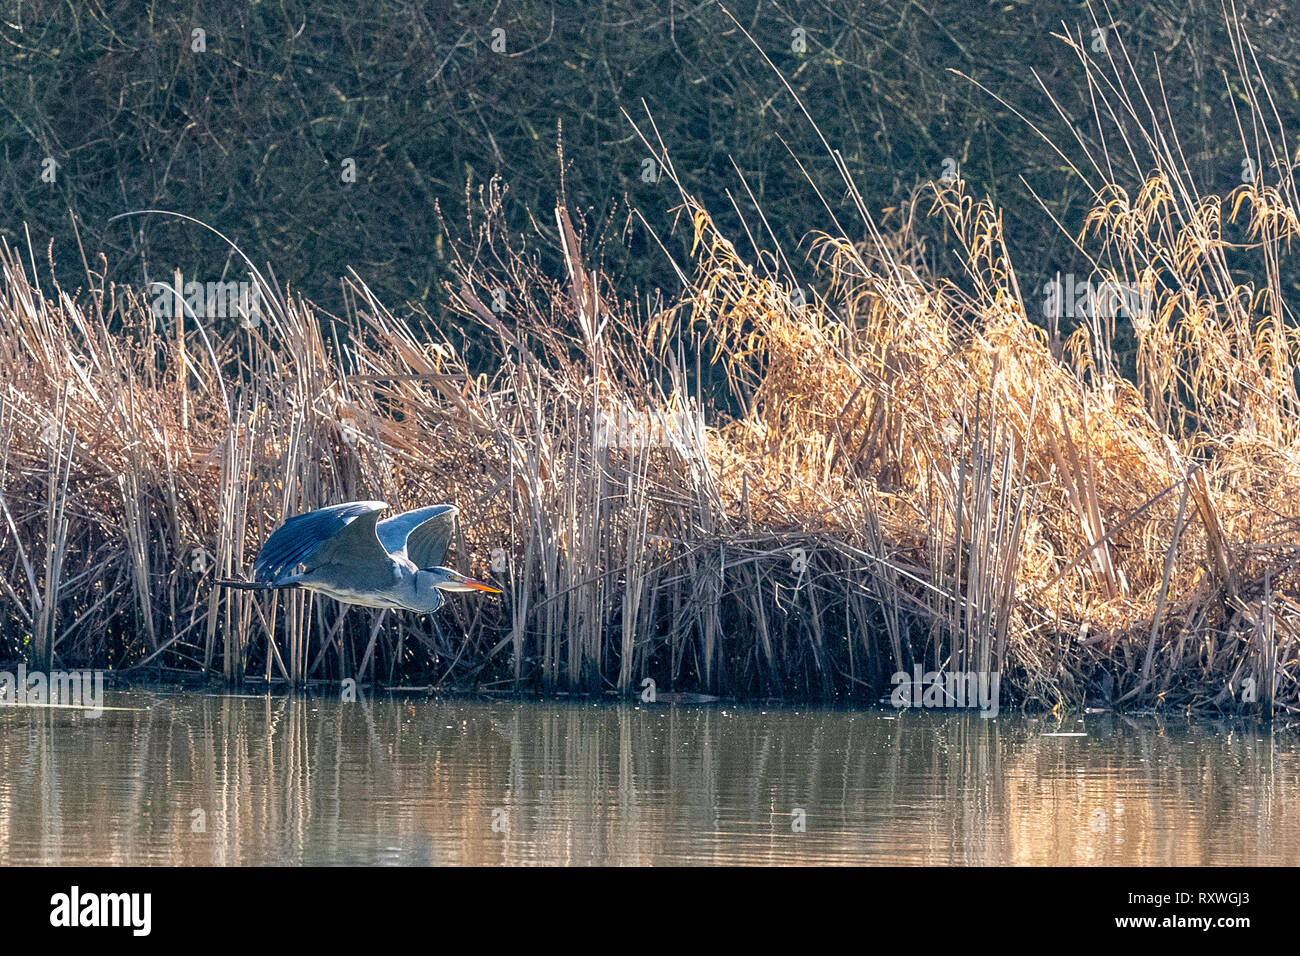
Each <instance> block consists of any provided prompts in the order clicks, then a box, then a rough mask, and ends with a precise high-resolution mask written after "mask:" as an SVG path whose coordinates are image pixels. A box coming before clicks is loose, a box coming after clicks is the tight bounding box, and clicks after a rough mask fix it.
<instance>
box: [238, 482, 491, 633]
mask: <svg viewBox="0 0 1300 956" xmlns="http://www.w3.org/2000/svg"><path fill="white" fill-rule="evenodd" d="M387 507H388V505H387V504H385V503H384V502H382V501H348V502H345V503H344V504H341V505H331V506H330V507H328V508H321V509H320V510H318V511H310V512H307V513H306V514H301V515H297V516H295V517H293V518H290V519H288V520H287V521H285V523H284V524H282V525H280V527H279V528H277V529H276V530H275V532H274V533H273V534H272V535H271V536H270V537H269V538H267V539H266V543H265V544H263V545H262V548H261V550H260V551H258V553H257V560H256V562H254V564H253V580H252V581H231V580H220V581H218V582H217V583H218V584H220V585H224V586H226V587H234V588H243V589H248V590H263V589H272V588H305V589H307V590H309V591H316V592H318V593H320V594H324V595H326V596H328V597H332V598H334V599H335V600H336V601H342V602H344V603H345V604H359V605H361V606H363V607H377V608H384V609H388V608H404V609H406V610H408V611H426V612H432V611H436V610H438V608H440V607H442V602H443V596H442V592H443V591H485V592H487V593H488V594H500V593H501V591H500V590H499V589H498V588H494V587H492V585H490V584H485V583H484V582H482V581H476V580H474V579H473V578H468V577H466V576H465V575H463V574H461V573H460V572H458V571H453V570H452V569H451V568H446V567H443V566H442V558H443V555H444V554H445V553H446V551H447V545H448V544H449V543H450V542H451V528H452V523H453V522H454V521H455V518H456V508H455V507H454V506H453V505H432V506H430V507H428V508H416V509H415V510H414V511H405V512H403V513H401V514H398V515H393V516H392V517H391V518H385V519H384V520H383V521H380V520H379V513H380V512H381V511H383V510H384V509H386V508H387ZM298 568H301V569H302V570H300V571H299V570H297V569H298Z"/></svg>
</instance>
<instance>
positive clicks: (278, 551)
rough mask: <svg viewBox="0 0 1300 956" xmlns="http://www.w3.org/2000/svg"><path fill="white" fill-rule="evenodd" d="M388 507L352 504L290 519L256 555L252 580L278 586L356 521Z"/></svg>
mask: <svg viewBox="0 0 1300 956" xmlns="http://www.w3.org/2000/svg"><path fill="white" fill-rule="evenodd" d="M387 507H388V505H386V504H385V503H384V502H382V501H349V502H346V503H344V504H341V505H330V506H329V507H328V508H321V509H319V510H318V511H309V512H308V513H307V514H302V515H296V516H295V517H292V518H290V519H288V520H287V521H285V523H284V524H282V525H280V527H279V528H277V529H276V530H275V533H274V534H272V535H271V537H269V538H267V539H266V543H265V544H264V545H262V550H260V551H259V552H257V561H256V562H255V563H254V564H253V580H254V581H256V582H257V583H258V584H264V585H274V584H276V583H278V582H279V581H280V579H281V578H283V577H285V576H287V575H289V574H292V573H293V569H294V568H296V567H297V566H298V565H300V564H303V563H305V562H306V561H308V560H309V559H310V558H311V556H312V555H313V554H315V553H316V551H317V550H318V549H319V548H320V546H321V545H323V544H324V543H325V542H327V541H329V539H330V538H332V537H334V535H336V534H338V532H340V531H342V530H343V529H344V528H345V527H347V524H348V522H350V521H351V520H352V519H353V518H356V517H359V516H360V515H364V514H368V513H370V512H372V511H373V512H379V511H382V510H383V509H385V508H387Z"/></svg>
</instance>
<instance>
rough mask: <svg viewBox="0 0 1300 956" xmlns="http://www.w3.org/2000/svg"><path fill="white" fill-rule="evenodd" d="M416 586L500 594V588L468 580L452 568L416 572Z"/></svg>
mask: <svg viewBox="0 0 1300 956" xmlns="http://www.w3.org/2000/svg"><path fill="white" fill-rule="evenodd" d="M416 586H417V587H418V588H419V589H420V590H422V591H423V590H426V589H431V588H438V589H439V590H442V591H486V592H487V593H488V594H500V593H501V589H500V588H494V587H493V586H492V585H490V584H485V583H484V582H482V581H475V580H474V579H473V578H467V577H465V575H463V574H461V573H460V572H459V571H453V570H452V569H451V568H443V567H433V568H423V569H421V570H419V571H417V572H416Z"/></svg>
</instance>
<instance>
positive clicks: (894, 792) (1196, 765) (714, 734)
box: [0, 691, 1300, 865]
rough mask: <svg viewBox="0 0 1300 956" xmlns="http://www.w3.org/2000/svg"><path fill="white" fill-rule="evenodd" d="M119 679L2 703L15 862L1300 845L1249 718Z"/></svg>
mask: <svg viewBox="0 0 1300 956" xmlns="http://www.w3.org/2000/svg"><path fill="white" fill-rule="evenodd" d="M106 704H107V705H109V706H110V707H119V708H132V709H121V710H106V711H105V712H104V714H103V715H102V716H101V717H99V718H98V719H87V718H86V717H85V716H84V715H83V714H82V713H80V712H78V711H73V710H66V709H45V708H17V707H0V864H4V865H15V864H30V863H66V864H138V863H144V864H149V863H159V864H164V863H165V864H182V865H184V864H298V863H303V864H386V863H391V864H500V863H507V864H530V863H546V864H620V865H622V864H627V865H647V864H668V863H689V864H711V863H752V864H786V863H796V864H798V863H902V864H940V865H942V864H1008V863H1025V864H1030V863H1032V864H1234V863H1266V864H1282V863H1291V862H1294V861H1295V860H1296V859H1300V820H1298V819H1297V815H1296V814H1287V813H1286V812H1285V809H1284V808H1286V807H1288V806H1291V807H1294V806H1296V805H1297V798H1300V754H1298V753H1297V748H1296V746H1295V743H1294V741H1293V740H1292V738H1290V737H1288V736H1284V735H1281V734H1278V735H1276V736H1270V735H1268V734H1267V733H1262V732H1260V731H1257V730H1254V729H1252V728H1249V727H1247V726H1246V725H1234V724H1207V723H1200V724H1193V725H1190V726H1189V725H1183V724H1179V725H1176V726H1175V725H1172V724H1166V723H1161V722H1158V721H1155V720H1149V719H1148V720H1127V719H1122V718H1117V717H1111V716H1105V717H1101V718H1092V717H1090V718H1088V719H1087V721H1086V722H1083V721H1070V722H1067V723H1066V724H1064V725H1058V724H1057V723H1056V722H1055V721H1053V720H1050V719H1041V718H1026V717H1021V716H1016V715H1012V714H1008V713H1005V712H1004V713H1003V714H1002V715H1001V716H999V717H998V718H997V719H995V720H984V719H981V718H979V717H978V716H975V715H968V714H952V713H934V712H930V713H918V712H904V713H901V714H896V713H893V712H885V711H843V710H825V709H768V710H764V709H759V708H749V707H744V708H732V707H720V706H711V707H684V706H670V705H655V706H636V707H634V706H627V705H609V704H591V703H580V702H572V703H536V702H519V701H492V702H480V701H461V700H431V699H424V698H410V699H402V698H380V699H374V700H371V701H369V702H367V703H340V702H339V701H338V700H336V699H334V698H320V697H301V696H295V697H284V696H274V697H272V696H264V697H256V696H253V697H241V696H219V695H208V694H201V693H198V692H184V693H175V694H172V693H163V692H143V691H131V692H116V693H110V694H109V695H108V699H107V701H106ZM1060 734H1086V736H1060ZM801 820H802V822H803V823H804V825H805V828H804V829H803V830H802V831H801V830H800V827H799V823H800V821H801Z"/></svg>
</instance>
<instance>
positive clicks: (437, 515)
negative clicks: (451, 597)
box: [376, 505, 456, 568]
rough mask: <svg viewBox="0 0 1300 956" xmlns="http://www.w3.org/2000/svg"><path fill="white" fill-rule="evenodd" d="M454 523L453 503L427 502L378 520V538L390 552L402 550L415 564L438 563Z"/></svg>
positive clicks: (424, 566)
mask: <svg viewBox="0 0 1300 956" xmlns="http://www.w3.org/2000/svg"><path fill="white" fill-rule="evenodd" d="M455 523H456V506H455V505H431V506H429V507H428V508H416V509H415V510H414V511H405V512H403V513H402V514H400V515H393V517H391V518H385V519H384V520H383V521H381V522H379V526H378V528H377V529H376V530H377V531H378V532H379V540H380V541H381V542H382V543H383V545H384V547H385V548H387V549H388V552H389V553H390V554H405V555H406V557H407V558H408V559H409V560H410V562H411V563H412V564H414V565H415V566H416V567H417V568H432V567H436V566H437V565H440V564H442V558H443V555H445V554H446V553H447V547H448V545H450V544H451V531H452V527H453V526H454V525H455Z"/></svg>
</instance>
